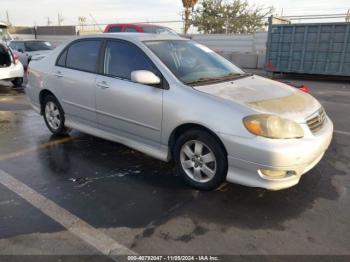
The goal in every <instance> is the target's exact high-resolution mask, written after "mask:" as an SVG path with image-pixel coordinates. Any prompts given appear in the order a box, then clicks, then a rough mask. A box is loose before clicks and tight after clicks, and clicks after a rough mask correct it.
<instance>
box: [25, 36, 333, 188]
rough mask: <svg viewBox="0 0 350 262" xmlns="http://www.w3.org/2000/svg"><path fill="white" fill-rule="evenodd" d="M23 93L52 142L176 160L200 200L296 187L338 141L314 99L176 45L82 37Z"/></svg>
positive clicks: (37, 72) (169, 40)
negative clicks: (112, 146)
mask: <svg viewBox="0 0 350 262" xmlns="http://www.w3.org/2000/svg"><path fill="white" fill-rule="evenodd" d="M26 92H27V94H28V96H29V98H30V101H31V103H32V105H33V107H34V109H35V110H36V111H37V112H39V113H40V114H42V115H43V118H44V120H45V123H46V125H47V127H48V129H49V130H50V131H51V132H52V133H54V134H66V133H67V132H68V131H69V130H70V129H71V128H75V129H78V130H81V131H83V132H85V133H88V134H91V135H94V136H98V137H101V138H104V139H108V140H111V141H115V142H119V143H122V144H124V145H127V146H129V147H132V148H134V149H136V150H139V151H141V152H143V153H145V154H148V155H150V156H153V157H155V158H158V159H160V160H163V161H170V160H171V159H174V160H175V163H176V165H177V169H178V172H179V173H180V174H181V175H182V176H183V177H184V179H185V180H186V181H187V182H188V183H189V184H190V185H192V186H194V187H196V188H198V189H202V190H211V189H215V188H217V187H218V186H220V184H221V183H223V182H224V181H229V182H234V183H239V184H243V185H246V186H251V187H261V188H266V189H270V190H279V189H283V188H288V187H291V186H294V185H296V184H297V183H298V182H299V180H300V178H301V177H302V175H303V174H305V173H306V172H307V171H309V170H310V169H311V168H313V167H314V166H315V165H316V164H317V163H318V162H319V161H320V160H321V158H322V156H323V155H324V153H325V151H326V149H327V148H328V146H329V144H330V142H331V139H332V134H333V124H332V121H331V120H330V119H329V117H328V116H327V114H326V112H325V111H324V109H323V108H322V106H321V105H320V103H319V102H318V101H317V100H316V99H315V98H313V97H312V96H311V95H309V94H306V93H303V92H301V91H299V90H297V89H295V88H293V87H290V86H288V85H285V84H283V83H279V82H275V81H272V80H270V79H266V78H263V77H259V76H256V75H250V74H247V73H245V72H243V71H242V70H241V69H239V68H238V67H237V66H235V65H233V64H232V63H231V62H229V61H227V60H225V59H224V58H222V57H221V56H219V55H217V54H216V53H214V52H213V51H211V50H210V49H208V48H207V47H205V46H203V45H200V44H198V43H196V42H193V41H191V40H188V39H184V38H180V37H178V36H170V35H152V34H140V33H138V34H131V33H118V34H103V35H94V36H84V37H79V38H77V39H75V40H72V41H70V42H68V43H66V44H65V45H63V46H61V47H58V48H56V49H55V50H53V51H52V53H51V54H49V55H48V56H47V57H46V58H45V59H42V60H40V61H33V63H31V66H30V70H29V83H28V88H27V90H26Z"/></svg>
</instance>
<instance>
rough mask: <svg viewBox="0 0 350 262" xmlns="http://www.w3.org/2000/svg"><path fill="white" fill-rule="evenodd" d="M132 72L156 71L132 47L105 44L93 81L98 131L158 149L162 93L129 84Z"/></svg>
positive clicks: (155, 88)
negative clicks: (100, 70)
mask: <svg viewBox="0 0 350 262" xmlns="http://www.w3.org/2000/svg"><path fill="white" fill-rule="evenodd" d="M134 70H149V71H153V72H154V73H156V74H158V75H159V72H158V71H157V69H156V67H155V66H154V65H153V63H152V62H151V60H150V59H149V58H148V57H147V56H146V54H145V53H144V52H143V51H142V50H141V49H140V48H139V47H137V46H136V45H134V44H132V43H130V42H127V41H122V40H120V41H119V40H110V41H109V40H108V41H107V42H106V48H105V54H104V70H103V71H104V72H103V74H102V75H99V76H98V77H97V78H96V112H97V119H98V123H99V124H100V127H101V128H103V129H105V130H107V131H109V132H114V133H116V134H119V135H121V136H123V137H127V138H131V139H133V140H136V141H139V142H143V143H147V144H150V145H152V146H155V145H159V143H160V135H161V124H162V100H163V89H162V88H160V87H157V86H149V85H142V84H138V83H134V82H132V81H131V80H130V76H131V72H132V71H134Z"/></svg>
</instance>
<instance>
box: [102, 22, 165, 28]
mask: <svg viewBox="0 0 350 262" xmlns="http://www.w3.org/2000/svg"><path fill="white" fill-rule="evenodd" d="M107 26H108V27H111V26H139V27H141V26H145V27H147V26H152V27H160V28H168V27H165V26H161V25H154V24H148V23H135V24H134V23H124V24H123V23H119V24H108V25H107Z"/></svg>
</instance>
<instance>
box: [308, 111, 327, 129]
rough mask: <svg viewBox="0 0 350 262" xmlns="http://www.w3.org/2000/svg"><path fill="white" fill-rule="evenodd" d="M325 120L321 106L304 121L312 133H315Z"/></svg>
mask: <svg viewBox="0 0 350 262" xmlns="http://www.w3.org/2000/svg"><path fill="white" fill-rule="evenodd" d="M325 121H326V113H325V112H324V110H323V108H321V109H319V110H318V111H317V112H316V113H314V114H312V115H311V116H310V117H309V118H308V120H306V123H307V125H308V126H309V128H310V130H311V132H312V133H317V132H318V131H319V130H320V129H321V128H322V127H323V126H324V123H325Z"/></svg>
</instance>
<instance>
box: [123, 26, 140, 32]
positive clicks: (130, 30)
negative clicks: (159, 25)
mask: <svg viewBox="0 0 350 262" xmlns="http://www.w3.org/2000/svg"><path fill="white" fill-rule="evenodd" d="M125 32H137V30H136V29H135V28H133V27H131V26H127V27H125Z"/></svg>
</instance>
